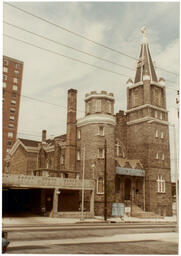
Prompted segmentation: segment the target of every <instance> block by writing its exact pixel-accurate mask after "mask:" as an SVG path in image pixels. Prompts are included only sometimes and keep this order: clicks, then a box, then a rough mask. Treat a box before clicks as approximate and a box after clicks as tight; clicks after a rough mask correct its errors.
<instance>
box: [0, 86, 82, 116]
mask: <svg viewBox="0 0 181 256" xmlns="http://www.w3.org/2000/svg"><path fill="white" fill-rule="evenodd" d="M3 90H4V91H5V92H7V93H9V94H12V93H15V92H12V91H9V90H7V89H5V88H3ZM15 94H16V95H17V96H21V97H24V98H27V99H30V100H34V101H38V102H41V103H46V104H49V105H53V106H56V107H61V108H64V109H66V107H65V106H61V105H58V104H55V103H51V102H48V101H45V100H40V99H36V98H33V97H30V96H26V95H23V94H20V93H17V92H16V93H15ZM77 112H80V113H85V112H83V111H77Z"/></svg>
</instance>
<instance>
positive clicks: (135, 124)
mask: <svg viewBox="0 0 181 256" xmlns="http://www.w3.org/2000/svg"><path fill="white" fill-rule="evenodd" d="M126 90H127V110H126V111H122V110H120V111H119V112H118V113H116V114H115V113H114V102H115V99H114V95H113V93H111V92H107V91H101V92H96V91H92V92H90V93H87V94H86V95H85V116H84V117H83V118H81V119H77V118H76V111H77V91H76V90H74V89H70V90H69V91H68V106H67V133H66V135H61V136H58V137H55V138H54V139H52V140H50V139H47V138H46V131H43V133H42V141H39V142H38V141H32V140H25V139H18V140H17V141H16V143H15V144H14V146H13V147H12V149H11V151H10V152H9V159H8V161H7V167H6V172H7V173H18V174H25V175H41V176H43V175H44V174H43V172H44V171H45V170H49V175H53V176H57V177H64V178H75V179H82V178H85V179H88V180H94V181H95V190H94V214H95V215H103V214H104V200H105V199H104V194H105V191H104V181H105V158H106V195H107V213H108V215H109V216H111V215H112V206H113V203H122V204H124V205H125V206H127V207H131V208H132V216H139V214H140V216H142V217H143V216H146V215H144V213H147V214H148V213H150V216H151V213H152V214H157V215H162V216H171V215H172V196H171V170H170V144H169V126H168V111H167V109H166V88H165V80H164V79H163V78H159V79H158V77H157V74H156V72H155V68H154V65H153V61H152V58H151V54H150V50H149V45H148V42H147V38H146V36H145V33H143V41H142V43H141V50H140V55H139V60H138V62H137V67H136V72H135V78H134V80H132V79H129V80H128V81H127V83H126ZM83 175H84V177H83ZM60 197H61V194H60ZM78 197H79V199H78ZM71 198H72V199H71V200H72V204H74V207H73V208H71V206H70V205H69V208H70V209H71V210H72V209H74V210H78V206H75V203H74V202H73V201H74V199H73V198H74V197H73V196H72V197H71ZM84 198H85V199H84V200H85V201H84V206H85V209H87V208H89V201H90V195H89V192H87V191H85V197H84ZM76 200H77V202H78V201H79V205H80V202H81V193H79V195H78V194H77V193H76ZM69 204H71V201H69ZM77 205H78V204H77ZM65 208H66V207H65ZM69 208H67V209H69ZM152 216H153V215H152Z"/></svg>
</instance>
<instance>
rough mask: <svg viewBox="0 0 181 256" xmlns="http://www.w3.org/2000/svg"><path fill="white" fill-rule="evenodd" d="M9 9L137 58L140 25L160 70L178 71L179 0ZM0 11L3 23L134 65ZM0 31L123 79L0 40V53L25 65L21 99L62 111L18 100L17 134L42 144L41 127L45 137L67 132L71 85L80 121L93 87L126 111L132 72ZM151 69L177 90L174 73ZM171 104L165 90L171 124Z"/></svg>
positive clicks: (44, 4)
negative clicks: (47, 102) (40, 18)
mask: <svg viewBox="0 0 181 256" xmlns="http://www.w3.org/2000/svg"><path fill="white" fill-rule="evenodd" d="M12 4H13V5H15V6H18V7H21V8H23V9H25V10H27V11H29V12H32V13H33V14H35V15H38V16H40V17H43V18H45V19H48V20H50V21H51V22H54V23H56V24H59V25H61V26H63V27H66V28H67V29H70V30H72V31H74V32H77V33H79V34H81V35H83V36H86V37H88V38H90V39H92V40H94V41H97V42H99V43H101V44H105V45H108V46H109V47H111V48H114V49H117V50H119V51H121V52H123V53H126V54H128V55H130V56H133V57H136V58H137V57H138V56H139V52H140V42H141V38H142V35H141V33H140V28H141V27H142V26H146V27H147V29H148V40H149V46H150V51H151V55H152V58H153V61H155V63H156V65H157V66H159V67H162V68H165V69H167V70H170V71H173V72H179V58H180V57H179V16H180V14H179V9H180V7H179V2H147V3H144V2H85V3H84V2H79V3H78V2H12ZM3 12H4V20H5V21H8V22H10V23H12V24H15V25H17V26H21V27H23V28H25V29H28V30H30V31H33V32H36V33H38V34H41V35H43V36H46V37H49V38H51V39H53V40H56V41H59V42H61V43H64V44H67V45H70V46H72V47H75V48H78V49H80V50H82V51H87V52H89V53H91V54H94V55H97V56H100V57H102V58H106V59H109V60H111V61H114V62H117V63H119V64H122V65H125V66H127V67H129V68H132V69H135V68H136V61H135V60H133V59H131V58H128V57H125V56H123V55H120V54H118V53H114V52H111V51H109V50H106V49H104V48H103V47H100V46H97V45H95V44H93V43H90V42H88V41H86V40H83V39H81V38H79V37H76V36H74V35H72V34H70V33H67V32H65V31H63V30H60V29H58V28H56V27H54V26H52V25H50V24H46V23H44V22H42V21H40V20H37V19H36V18H34V17H31V16H29V15H27V14H25V13H23V12H20V11H18V10H17V9H15V8H12V7H11V6H9V5H7V4H4V10H3ZM4 33H6V34H9V35H11V36H14V37H17V38H20V39H22V40H26V41H28V42H30V43H33V44H37V45H38V46H41V47H46V48H48V49H51V50H53V51H58V52H59V53H61V54H64V55H67V56H70V57H74V58H77V59H79V60H82V61H86V62H88V63H90V64H93V65H97V66H100V67H103V68H106V69H110V70H113V71H115V72H119V73H121V74H125V75H128V77H124V76H118V75H114V74H111V73H108V72H104V71H101V70H98V69H96V68H93V67H89V66H86V65H84V64H80V63H77V62H74V61H72V60H68V59H65V58H63V57H61V56H57V55H54V54H51V53H48V52H45V51H42V50H40V49H36V48H33V47H31V46H28V45H25V44H22V43H20V42H17V41H14V40H12V39H10V38H7V37H4V38H3V39H4V40H3V54H4V55H7V56H10V57H13V58H17V59H19V60H22V61H23V62H24V73H23V87H22V94H23V95H27V96H30V97H35V98H37V99H41V100H45V101H49V102H52V103H54V104H58V105H61V106H62V107H58V106H53V105H48V104H43V103H40V102H36V101H31V100H27V99H25V98H23V97H22V98H21V109H20V116H19V127H18V132H19V134H18V136H19V137H25V138H31V139H37V140H38V139H41V131H42V130H43V129H47V132H48V136H51V135H54V136H56V135H60V134H63V133H65V132H66V103H67V90H68V89H70V88H74V89H77V90H78V113H77V116H78V118H79V117H82V116H83V115H84V113H83V112H84V96H85V93H88V92H90V91H92V90H96V91H101V90H107V91H108V92H112V93H114V96H115V100H116V102H115V112H117V111H119V109H123V110H126V81H127V80H128V78H129V77H130V78H132V79H134V75H135V72H134V71H131V70H129V69H126V68H122V67H118V66H115V65H112V64H109V63H105V62H103V61H100V60H97V59H95V58H92V57H89V56H86V55H83V54H81V53H78V52H75V51H73V50H70V49H68V48H65V47H63V46H60V45H56V44H54V43H52V42H47V41H45V40H43V39H39V38H37V37H35V36H32V35H30V34H28V33H26V32H23V31H20V30H18V29H15V28H13V27H11V26H9V25H4ZM156 72H157V75H158V77H164V78H165V79H166V80H167V79H168V80H170V81H173V83H170V82H167V87H169V88H173V89H176V88H177V77H176V76H175V75H171V74H169V73H167V72H161V70H159V69H157V70H156ZM175 99H176V90H175V91H174V90H171V89H167V107H168V109H169V111H170V121H171V122H176V110H175V107H176V104H175ZM23 133H26V134H23ZM33 135H34V136H33Z"/></svg>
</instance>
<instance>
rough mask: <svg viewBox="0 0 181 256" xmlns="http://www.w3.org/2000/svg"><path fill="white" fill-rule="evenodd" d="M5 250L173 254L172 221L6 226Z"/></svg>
mask: <svg viewBox="0 0 181 256" xmlns="http://www.w3.org/2000/svg"><path fill="white" fill-rule="evenodd" d="M5 230H6V231H8V239H9V241H10V246H9V248H8V251H7V253H9V254H39V253H41V254H42V253H43V254H177V250H178V244H177V242H178V241H177V240H178V239H177V235H178V234H177V233H176V232H175V225H174V224H164V223H162V224H160V223H159V224H158V223H157V224H153V223H148V224H145V223H144V224H143V223H139V224H131V223H108V224H105V223H88V224H87V223H84V224H82V223H80V224H68V225H61V224H58V225H54V224H49V225H46V226H43V225H31V226H27V225H26V226H18V225H17V226H8V227H6V228H5Z"/></svg>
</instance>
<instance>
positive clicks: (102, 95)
mask: <svg viewBox="0 0 181 256" xmlns="http://www.w3.org/2000/svg"><path fill="white" fill-rule="evenodd" d="M114 101H115V100H114V94H113V93H108V92H107V91H101V92H96V91H92V92H90V93H86V95H85V115H86V116H87V115H91V114H108V115H114Z"/></svg>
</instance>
